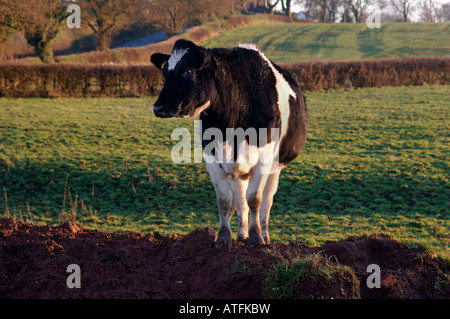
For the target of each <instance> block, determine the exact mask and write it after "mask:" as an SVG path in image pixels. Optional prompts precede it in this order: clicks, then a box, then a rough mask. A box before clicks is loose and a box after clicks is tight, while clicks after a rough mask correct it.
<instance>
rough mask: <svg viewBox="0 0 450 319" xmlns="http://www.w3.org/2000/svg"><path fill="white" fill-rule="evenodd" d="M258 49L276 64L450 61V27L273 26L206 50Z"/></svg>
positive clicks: (227, 35)
mask: <svg viewBox="0 0 450 319" xmlns="http://www.w3.org/2000/svg"><path fill="white" fill-rule="evenodd" d="M239 43H255V44H256V45H257V47H258V48H259V49H261V50H262V51H263V52H265V54H266V55H267V56H268V57H269V58H270V59H272V60H273V61H275V62H299V61H309V60H352V59H374V58H397V57H407V56H445V55H450V24H449V23H383V24H382V25H381V28H379V29H377V28H374V29H370V28H368V27H367V25H366V24H365V23H358V24H352V23H350V24H336V23H325V24H324V23H320V24H297V23H292V24H285V23H270V24H258V25H253V26H248V27H245V28H240V29H233V30H229V31H225V32H222V33H221V34H220V35H218V36H217V37H213V38H210V39H208V40H206V41H205V42H203V43H202V44H203V45H204V46H206V47H209V48H212V47H234V46H236V45H238V44H239Z"/></svg>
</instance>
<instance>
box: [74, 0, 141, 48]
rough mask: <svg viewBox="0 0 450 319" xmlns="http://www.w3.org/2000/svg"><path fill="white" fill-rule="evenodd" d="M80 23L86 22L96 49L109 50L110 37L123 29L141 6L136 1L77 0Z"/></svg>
mask: <svg viewBox="0 0 450 319" xmlns="http://www.w3.org/2000/svg"><path fill="white" fill-rule="evenodd" d="M77 3H78V4H79V5H80V7H81V14H82V21H86V23H87V24H88V26H89V28H90V29H91V30H92V32H93V33H94V35H95V36H96V38H97V41H98V45H97V49H98V50H101V51H105V50H109V46H110V44H111V35H112V34H113V32H114V31H116V30H117V29H118V28H119V27H123V26H124V24H125V23H126V22H127V18H129V17H130V16H131V15H132V14H134V13H135V12H136V10H137V9H138V8H139V5H140V4H141V2H140V1H136V0H79V1H77Z"/></svg>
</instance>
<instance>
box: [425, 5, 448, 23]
mask: <svg viewBox="0 0 450 319" xmlns="http://www.w3.org/2000/svg"><path fill="white" fill-rule="evenodd" d="M430 4H431V5H430ZM448 6H449V4H448V3H446V4H443V5H442V6H440V5H439V4H436V3H435V2H433V1H430V0H422V1H421V2H419V5H418V11H419V20H420V21H422V22H438V21H449V20H445V18H444V14H443V13H444V12H445V8H446V7H447V8H448ZM442 8H444V10H442ZM447 10H448V9H447ZM441 11H442V12H441Z"/></svg>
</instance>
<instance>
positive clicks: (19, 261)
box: [0, 218, 450, 299]
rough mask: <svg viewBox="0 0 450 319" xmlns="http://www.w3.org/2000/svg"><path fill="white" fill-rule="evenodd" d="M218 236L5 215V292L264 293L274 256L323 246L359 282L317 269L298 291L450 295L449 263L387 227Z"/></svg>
mask: <svg viewBox="0 0 450 319" xmlns="http://www.w3.org/2000/svg"><path fill="white" fill-rule="evenodd" d="M215 237H216V233H215V231H214V230H213V229H212V228H210V227H201V228H197V229H195V230H194V231H192V232H191V233H189V234H187V235H186V236H183V237H178V236H177V235H173V236H171V237H167V236H162V235H160V234H158V233H155V234H138V233H123V232H115V233H104V232H99V231H96V230H87V229H83V228H80V227H79V226H78V225H77V224H75V223H74V222H70V221H69V222H66V223H64V224H62V225H59V226H35V225H33V224H28V223H23V222H21V221H17V220H16V219H13V218H8V219H0V298H2V299H5V298H12V299H24V298H45V299H53V298H57V299H78V298H139V299H141V298H153V299H211V298H217V299H236V298H237V299H243V298H245V299H262V298H265V297H266V296H264V295H263V289H262V285H263V281H264V280H265V278H266V277H267V274H268V271H269V270H271V269H273V265H274V264H276V263H279V262H280V261H281V260H283V259H285V258H289V256H293V255H299V256H303V255H307V254H312V253H318V252H320V253H321V254H323V255H324V256H326V257H328V258H329V259H330V260H331V261H333V262H335V263H340V264H342V265H348V266H350V267H352V268H353V270H354V271H355V273H356V276H357V278H358V280H359V285H358V286H357V287H355V286H354V285H351V284H349V283H347V282H345V279H339V278H337V279H336V280H334V281H332V282H327V281H323V280H321V279H320V278H314V277H311V278H309V279H307V280H303V281H302V282H301V283H299V284H298V287H295V289H294V293H293V296H292V298H300V297H302V298H335V299H337V298H350V297H356V298H362V299H368V298H369V299H370V298H396V299H400V298H401V299H404V298H406V299H428V298H434V299H448V298H450V285H449V281H448V277H446V275H445V274H448V273H449V269H448V268H449V266H448V264H447V263H445V262H443V261H442V260H441V259H439V258H436V257H433V256H430V255H429V254H427V253H426V252H425V250H424V249H423V248H421V247H418V248H409V247H407V246H406V245H405V244H403V243H401V242H399V241H397V240H394V239H391V238H390V237H388V236H386V235H384V234H373V235H370V236H362V237H358V238H355V237H350V238H347V239H345V240H341V241H338V242H332V241H329V242H326V243H325V244H324V245H323V246H320V247H311V246H308V245H305V244H294V243H272V244H270V245H261V246H257V247H253V248H250V247H248V246H246V245H245V244H244V243H237V242H233V247H232V248H226V247H221V248H213V245H214V241H215ZM71 264H77V265H78V266H79V267H80V270H81V276H80V278H81V288H72V289H70V288H68V286H67V283H66V282H67V279H68V277H69V276H70V275H71V272H67V267H68V266H69V265H71ZM370 264H377V265H379V266H380V269H381V287H380V288H372V289H369V288H368V287H367V284H366V281H367V278H368V276H370V275H371V273H370V272H367V266H368V265H370ZM238 265H246V266H245V267H237V266H238Z"/></svg>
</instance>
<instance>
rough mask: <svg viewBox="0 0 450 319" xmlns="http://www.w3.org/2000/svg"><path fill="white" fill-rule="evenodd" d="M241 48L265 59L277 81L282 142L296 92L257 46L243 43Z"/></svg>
mask: <svg viewBox="0 0 450 319" xmlns="http://www.w3.org/2000/svg"><path fill="white" fill-rule="evenodd" d="M238 47H239V48H243V49H247V50H253V51H257V52H258V53H259V55H260V56H261V57H262V58H263V60H264V61H266V62H267V64H268V65H269V67H270V69H271V70H272V72H273V74H274V75H275V79H276V89H277V92H278V108H279V109H280V113H281V134H280V141H281V139H282V138H283V137H284V135H285V134H286V132H287V127H288V121H289V112H290V110H289V96H292V97H293V98H294V99H295V98H297V96H296V94H295V92H294V91H293V90H292V88H291V86H290V85H289V83H287V81H286V80H285V79H284V77H283V75H282V74H281V73H280V72H278V70H277V69H276V68H275V67H274V66H273V64H272V62H270V60H269V58H268V57H266V55H265V54H264V53H263V52H261V51H260V50H259V49H258V48H257V47H256V45H255V44H253V43H250V44H248V43H243V44H239V45H238Z"/></svg>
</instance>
